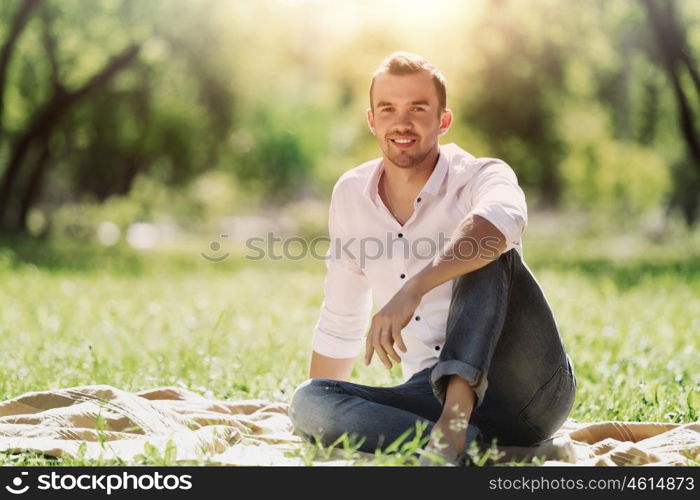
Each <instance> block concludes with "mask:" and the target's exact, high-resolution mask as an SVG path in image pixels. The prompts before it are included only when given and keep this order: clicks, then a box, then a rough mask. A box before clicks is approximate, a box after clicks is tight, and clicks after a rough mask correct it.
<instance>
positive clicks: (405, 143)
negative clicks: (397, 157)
mask: <svg viewBox="0 0 700 500" xmlns="http://www.w3.org/2000/svg"><path fill="white" fill-rule="evenodd" d="M389 140H390V141H391V142H393V143H394V144H396V146H398V147H399V148H401V149H405V148H409V147H411V146H412V145H413V144H414V143H415V142H416V140H415V139H403V138H399V137H394V138H392V139H389Z"/></svg>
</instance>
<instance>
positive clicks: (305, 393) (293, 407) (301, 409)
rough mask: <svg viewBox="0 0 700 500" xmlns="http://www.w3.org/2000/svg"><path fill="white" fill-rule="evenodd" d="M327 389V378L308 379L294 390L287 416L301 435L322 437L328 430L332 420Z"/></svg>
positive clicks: (328, 387)
mask: <svg viewBox="0 0 700 500" xmlns="http://www.w3.org/2000/svg"><path fill="white" fill-rule="evenodd" d="M329 390H330V385H329V384H328V380H327V379H308V380H306V381H304V382H303V383H302V384H300V385H299V387H297V388H296V390H295V391H294V394H293V395H292V401H291V403H290V404H289V418H290V419H291V421H292V424H293V425H294V428H295V429H296V430H297V431H298V432H299V433H300V434H301V435H302V436H304V437H310V436H315V437H322V436H323V435H324V434H326V433H327V432H328V430H329V429H328V428H329V426H330V424H331V423H332V422H333V416H332V415H330V412H329V405H328V398H327V395H328V391H329Z"/></svg>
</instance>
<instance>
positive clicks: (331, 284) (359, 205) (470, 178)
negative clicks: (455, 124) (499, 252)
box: [312, 144, 527, 380]
mask: <svg viewBox="0 0 700 500" xmlns="http://www.w3.org/2000/svg"><path fill="white" fill-rule="evenodd" d="M383 169H384V165H383V161H382V159H381V158H377V159H374V160H371V161H368V162H366V163H364V164H362V165H360V166H358V167H355V168H353V169H351V170H349V171H347V172H345V173H344V174H343V175H342V176H341V177H340V179H339V180H338V182H337V183H336V185H335V187H334V188H333V194H332V197H331V204H330V209H329V217H328V231H329V236H330V240H331V243H330V247H329V251H328V254H327V256H326V267H327V274H326V280H325V285H324V291H325V299H324V301H323V304H322V305H321V311H320V315H319V319H318V322H317V324H316V327H315V329H314V336H313V342H312V346H313V350H314V351H316V352H317V353H319V354H322V355H324V356H329V357H331V358H353V357H355V356H357V355H358V354H359V353H360V351H361V350H362V347H363V344H364V335H365V333H366V332H367V329H368V327H369V320H370V312H371V310H372V298H373V299H374V303H375V305H376V306H377V308H378V309H381V308H382V307H383V306H384V305H385V304H386V303H387V302H389V300H391V298H392V297H393V296H394V295H395V294H396V293H397V292H398V291H399V290H400V289H401V287H402V286H403V285H404V283H406V280H408V279H409V278H411V277H412V276H414V275H416V274H417V273H418V272H419V271H421V270H422V269H423V268H424V267H425V266H427V265H428V264H430V262H431V261H432V260H433V259H434V258H435V256H436V255H437V253H438V252H439V251H441V250H443V249H444V248H445V246H446V244H447V242H448V241H449V239H450V237H451V236H452V235H453V232H454V231H455V229H457V227H458V226H459V224H460V223H461V222H462V221H463V220H464V219H465V218H466V217H467V216H469V215H480V216H481V217H484V218H485V219H487V220H488V221H489V222H491V223H492V224H493V225H494V226H496V228H498V230H499V231H500V232H501V233H503V235H504V236H505V238H506V242H507V248H506V251H508V250H510V249H512V248H515V249H516V250H517V251H518V252H519V253H520V255H521V256H522V246H521V241H520V240H521V235H522V232H523V230H524V229H525V226H526V224H527V205H526V203H525V195H524V194H523V191H522V190H521V189H520V187H519V186H518V181H517V179H516V177H515V173H514V172H513V170H512V169H511V168H510V167H509V166H508V165H507V164H506V163H505V162H503V161H501V160H498V159H495V158H475V157H474V156H473V155H471V154H469V153H467V152H466V151H464V150H463V149H461V148H459V147H458V146H457V145H455V144H448V145H442V146H440V155H439V157H438V161H437V164H436V165H435V168H434V170H433V172H432V173H431V175H430V178H429V179H428V181H427V182H426V184H425V185H424V186H423V189H422V191H421V192H420V194H419V195H418V196H417V197H416V199H415V200H414V205H413V214H412V215H411V217H410V218H409V219H408V220H407V221H406V223H405V224H404V225H403V226H402V225H401V224H399V222H398V221H397V220H396V219H395V218H394V217H393V216H392V215H391V212H389V210H388V209H387V208H386V206H385V205H384V203H383V201H382V199H381V197H380V196H379V192H378V186H379V179H380V177H381V174H382V171H383ZM451 298H452V281H447V282H445V283H443V284H441V285H439V286H437V287H435V288H433V289H432V290H430V291H429V292H428V293H426V294H425V295H424V296H423V298H422V300H421V302H420V304H419V306H418V308H417V309H416V311H415V313H414V316H413V318H412V319H411V320H410V321H409V323H408V324H407V325H406V326H405V327H404V329H403V330H402V336H403V339H404V343H405V344H406V349H407V352H405V353H402V352H401V351H398V350H397V353H398V354H399V356H400V357H401V365H402V367H403V376H404V380H408V379H409V378H410V377H411V376H412V375H413V374H414V373H416V372H418V371H420V370H422V369H424V368H427V367H429V366H432V365H433V364H435V363H436V362H437V361H438V357H439V355H440V350H441V349H442V346H443V344H444V343H445V334H446V324H447V313H448V310H449V307H450V300H451Z"/></svg>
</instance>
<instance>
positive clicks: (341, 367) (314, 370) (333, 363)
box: [309, 351, 356, 381]
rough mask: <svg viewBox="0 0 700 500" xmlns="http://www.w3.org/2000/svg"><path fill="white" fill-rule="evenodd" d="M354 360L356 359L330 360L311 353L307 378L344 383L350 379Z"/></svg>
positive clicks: (321, 355)
mask: <svg viewBox="0 0 700 500" xmlns="http://www.w3.org/2000/svg"><path fill="white" fill-rule="evenodd" d="M355 359H356V358H340V359H339V358H331V357H328V356H324V355H323V354H319V353H317V352H316V351H313V352H312V353H311V367H310V369H309V378H330V379H333V380H344V381H346V380H348V379H349V378H350V373H351V372H352V366H353V365H354V364H355Z"/></svg>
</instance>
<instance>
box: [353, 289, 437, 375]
mask: <svg viewBox="0 0 700 500" xmlns="http://www.w3.org/2000/svg"><path fill="white" fill-rule="evenodd" d="M407 285H408V283H407V284H406V285H405V286H404V287H403V288H401V290H399V291H398V292H397V293H396V295H394V296H393V297H392V298H391V300H390V301H389V302H387V304H386V305H385V306H384V307H382V309H381V311H379V312H378V313H377V314H375V315H374V317H373V318H372V323H371V326H370V329H369V333H368V334H367V343H366V347H365V365H369V364H370V363H371V362H372V355H373V354H374V352H375V351H376V352H377V356H378V357H379V359H380V360H381V362H382V363H384V366H386V367H387V369H389V370H391V368H392V366H393V365H392V364H391V360H390V359H389V358H392V359H393V360H394V361H396V362H397V363H400V362H401V358H400V357H399V355H398V354H397V353H396V351H395V350H394V344H396V345H397V346H398V348H399V349H400V350H401V352H406V345H405V344H404V343H403V338H402V337H401V330H402V329H403V327H404V326H406V325H407V324H408V322H409V321H410V320H411V317H413V313H414V312H415V310H416V308H417V307H418V304H420V300H421V297H422V296H423V294H421V293H419V292H418V291H417V290H416V289H414V288H413V287H411V286H407Z"/></svg>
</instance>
